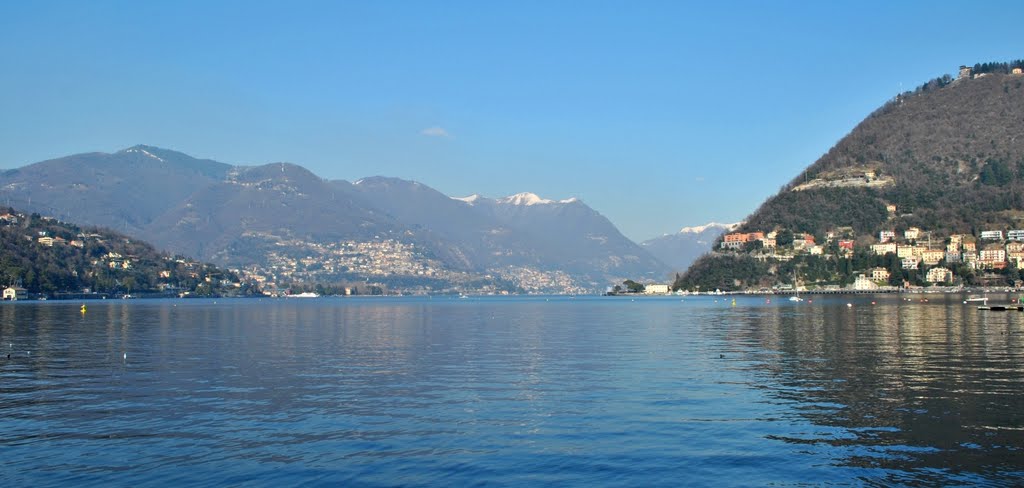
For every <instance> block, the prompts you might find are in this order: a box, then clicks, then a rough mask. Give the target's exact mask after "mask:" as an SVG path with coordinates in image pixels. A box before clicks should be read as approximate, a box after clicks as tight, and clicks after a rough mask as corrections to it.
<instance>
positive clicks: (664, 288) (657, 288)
mask: <svg viewBox="0 0 1024 488" xmlns="http://www.w3.org/2000/svg"><path fill="white" fill-rule="evenodd" d="M669 288H670V287H669V285H665V284H659V283H651V284H649V285H644V294H647V295H667V294H668V291H669Z"/></svg>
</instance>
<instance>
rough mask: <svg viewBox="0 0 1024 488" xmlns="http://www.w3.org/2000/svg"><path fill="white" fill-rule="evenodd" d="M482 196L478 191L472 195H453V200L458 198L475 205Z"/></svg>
mask: <svg viewBox="0 0 1024 488" xmlns="http://www.w3.org/2000/svg"><path fill="white" fill-rule="evenodd" d="M480 198H482V197H481V196H480V195H478V194H476V193H474V194H472V195H470V196H468V197H451V199H452V200H458V201H460V202H466V203H468V204H470V205H473V204H474V203H476V202H477V201H478V200H480Z"/></svg>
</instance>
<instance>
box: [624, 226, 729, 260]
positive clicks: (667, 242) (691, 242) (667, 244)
mask: <svg viewBox="0 0 1024 488" xmlns="http://www.w3.org/2000/svg"><path fill="white" fill-rule="evenodd" d="M742 224H743V223H742V222H739V223H735V224H720V223H718V222H711V223H708V224H704V225H700V226H696V227H683V228H682V229H680V230H679V232H676V233H675V234H665V235H663V236H659V237H655V238H653V239H648V240H646V241H644V242H642V243H640V245H641V246H643V248H644V249H646V250H647V252H649V253H651V254H652V255H653V256H654V257H656V258H658V259H659V260H661V262H663V263H665V264H667V265H668V266H669V267H670V268H671V269H672V270H673V271H678V272H682V271H686V268H689V267H690V265H691V264H693V262H694V261H696V260H697V258H699V257H700V256H701V255H703V254H704V253H707V252H708V251H710V250H711V246H712V244H714V242H715V239H718V237H719V236H721V235H722V234H723V233H725V232H731V231H733V230H736V229H737V228H739V226H740V225H742Z"/></svg>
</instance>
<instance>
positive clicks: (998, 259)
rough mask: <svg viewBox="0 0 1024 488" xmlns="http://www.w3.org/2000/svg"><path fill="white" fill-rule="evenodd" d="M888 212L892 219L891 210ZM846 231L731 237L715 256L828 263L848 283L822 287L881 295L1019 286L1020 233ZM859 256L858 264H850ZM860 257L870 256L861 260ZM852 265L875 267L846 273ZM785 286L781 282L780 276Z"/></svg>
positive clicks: (1023, 233)
mask: <svg viewBox="0 0 1024 488" xmlns="http://www.w3.org/2000/svg"><path fill="white" fill-rule="evenodd" d="M887 210H888V211H889V212H890V213H892V214H895V212H896V206H895V205H888V207H887ZM856 236H857V234H856V233H855V232H854V229H853V228H851V227H838V228H836V229H835V230H832V231H828V232H826V233H825V235H824V236H820V237H817V238H816V237H815V236H813V235H811V234H809V233H804V232H792V231H789V230H772V231H768V232H762V231H754V232H745V233H744V232H735V233H730V234H726V235H724V236H723V237H722V239H721V241H720V243H719V245H718V252H719V253H734V254H741V255H747V256H749V257H752V258H753V259H755V260H757V261H760V262H762V263H772V262H775V263H781V262H789V261H793V260H794V259H798V260H800V259H802V260H804V261H805V262H806V261H808V260H814V259H819V260H826V261H833V262H834V263H836V264H840V263H841V264H843V266H837V267H836V269H837V270H838V269H843V268H844V266H845V270H846V271H847V273H844V274H846V275H847V276H848V277H850V276H852V281H851V280H849V279H845V280H844V279H842V277H840V280H841V281H843V282H842V283H835V279H834V278H836V277H835V276H832V277H830V278H833V279H828V280H821V281H825V282H827V283H824V284H820V286H821V287H831V288H848V289H853V290H881V289H885V288H889V287H911V286H926V285H946V286H951V285H979V284H987V283H995V284H1007V285H1014V284H1017V285H1019V284H1020V277H1021V276H1022V273H1021V270H1024V229H1010V230H1007V229H986V230H981V231H980V232H978V235H977V236H975V235H970V234H952V235H939V234H936V233H934V232H930V231H928V230H924V229H920V228H917V227H909V228H906V229H902V230H896V229H887V230H882V231H880V232H879V233H878V235H877V237H872V238H865V237H861V238H857V237H856ZM858 255H859V257H860V259H854V258H855V257H857V256H858ZM865 255H868V256H872V257H873V259H872V258H870V257H869V258H866V257H865ZM854 263H862V264H863V263H870V264H874V266H870V267H857V266H854V267H853V268H852V269H851V268H850V266H851V264H854ZM780 278H781V279H780V280H779V281H780V282H783V283H784V282H785V281H787V280H786V277H780ZM817 284H818V283H817V282H816V281H808V280H806V279H803V280H801V279H800V277H795V278H793V279H792V282H791V283H790V284H789V285H785V284H783V285H781V286H780V288H789V287H790V286H792V287H798V288H803V289H808V288H814V287H818V286H816V285H817Z"/></svg>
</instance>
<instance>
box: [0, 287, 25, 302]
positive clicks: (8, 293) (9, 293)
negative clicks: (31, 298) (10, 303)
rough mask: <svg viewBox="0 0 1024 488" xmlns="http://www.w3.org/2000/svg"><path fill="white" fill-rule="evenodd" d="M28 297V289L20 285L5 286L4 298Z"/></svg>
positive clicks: (17, 298)
mask: <svg viewBox="0 0 1024 488" xmlns="http://www.w3.org/2000/svg"><path fill="white" fill-rule="evenodd" d="M26 298H28V291H27V290H25V289H24V288H22V287H20V286H10V287H7V288H4V300H25V299H26Z"/></svg>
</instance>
